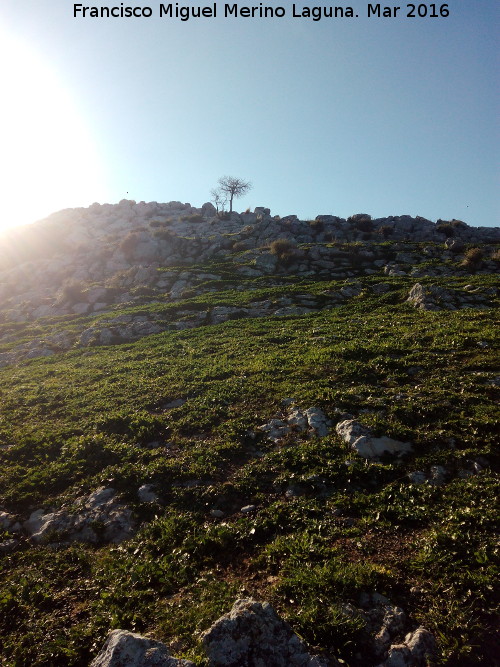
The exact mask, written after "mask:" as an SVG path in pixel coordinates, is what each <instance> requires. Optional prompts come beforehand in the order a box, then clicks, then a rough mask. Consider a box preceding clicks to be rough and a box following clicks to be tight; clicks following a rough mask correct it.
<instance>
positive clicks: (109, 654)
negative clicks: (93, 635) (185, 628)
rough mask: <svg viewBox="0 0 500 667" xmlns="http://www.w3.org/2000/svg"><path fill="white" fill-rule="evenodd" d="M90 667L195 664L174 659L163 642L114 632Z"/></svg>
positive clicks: (161, 666) (174, 666)
mask: <svg viewBox="0 0 500 667" xmlns="http://www.w3.org/2000/svg"><path fill="white" fill-rule="evenodd" d="M90 667H194V663H192V662H191V661H190V660H179V659H177V658H173V657H172V656H171V655H170V653H169V651H168V649H167V647H166V646H165V644H162V643H161V642H157V641H154V640H153V639H147V638H146V637H142V636H141V635H138V634H135V633H133V632H127V631H126V630H113V631H112V632H111V633H110V634H109V636H108V638H107V640H106V643H105V644H104V646H103V648H102V650H101V652H100V653H99V655H98V656H97V657H96V658H94V660H92V662H91V664H90Z"/></svg>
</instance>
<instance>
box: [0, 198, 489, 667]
mask: <svg viewBox="0 0 500 667" xmlns="http://www.w3.org/2000/svg"><path fill="white" fill-rule="evenodd" d="M0 245H1V247H2V254H1V259H0V374H1V376H2V377H1V380H2V381H1V384H0V394H1V399H2V400H1V402H0V403H1V406H0V463H1V465H2V471H3V474H2V478H1V479H0V573H1V576H0V580H1V582H2V583H1V584H0V636H2V639H1V640H0V651H1V652H2V653H1V654H2V658H3V660H4V663H2V664H6V665H30V666H31V665H37V666H42V665H47V666H48V665H75V666H76V665H78V666H80V665H88V664H89V663H90V662H91V661H92V660H93V661H94V662H93V665H95V667H97V665H118V664H123V663H124V661H125V664H137V665H144V666H145V665H153V664H154V665H158V666H161V665H174V664H179V665H181V664H184V665H188V664H193V663H194V664H196V665H205V664H206V665H211V666H212V667H216V666H220V667H222V666H223V665H225V666H227V667H230V666H234V667H236V666H237V665H238V666H240V665H248V666H249V667H250V666H254V665H255V666H257V665H266V666H267V665H269V667H273V666H276V667H278V666H279V665H283V667H285V666H286V665H292V664H293V665H309V666H312V665H318V666H323V667H325V666H327V665H338V664H348V665H352V666H353V667H370V666H373V667H375V666H376V665H383V666H385V667H399V666H400V665H402V666H405V665H406V666H411V665H414V666H415V667H417V666H419V665H422V666H424V665H428V664H435V665H445V664H446V665H469V664H470V665H472V664H479V663H481V662H483V663H484V664H488V665H494V664H498V662H495V661H496V660H497V656H498V655H499V654H500V647H499V646H498V643H497V642H496V640H495V634H494V630H493V628H494V626H495V615H494V612H495V604H496V599H495V583H496V576H497V570H496V563H497V560H496V558H497V556H498V544H497V542H496V541H495V534H496V533H495V525H496V524H495V522H496V519H497V515H498V512H495V500H496V491H497V488H498V477H497V472H498V455H497V452H496V450H495V446H496V444H497V440H496V426H497V418H498V412H497V408H496V403H495V398H496V394H497V391H498V386H499V383H500V370H499V369H498V357H497V355H496V341H497V339H496V336H495V330H494V322H495V316H496V314H497V312H498V297H499V292H498V281H497V279H496V273H497V271H498V266H499V262H500V229H498V228H492V227H484V228H473V227H469V226H468V225H466V224H465V223H464V222H461V221H458V220H450V221H442V220H440V221H437V222H436V223H434V222H431V221H429V220H425V219H423V218H418V217H417V218H411V217H409V216H399V217H389V218H383V219H371V217H370V216H369V215H367V214H357V215H353V216H351V217H350V218H349V219H347V220H345V219H341V218H338V217H335V216H331V215H319V216H317V217H316V219H314V220H298V219H297V217H296V216H294V215H289V216H286V217H279V216H274V217H273V216H271V214H270V211H269V210H268V209H266V208H262V207H260V208H257V209H255V211H254V212H253V213H251V212H246V213H241V214H237V213H232V214H231V215H228V214H224V215H217V213H216V211H215V209H214V208H213V206H212V205H211V204H204V205H203V206H202V207H201V208H199V209H198V208H194V207H192V206H190V205H189V204H181V203H180V202H170V203H168V204H158V203H156V202H153V203H144V202H141V203H138V204H136V203H135V202H131V201H122V202H120V203H119V204H118V205H116V206H113V205H108V204H105V205H99V204H93V205H92V206H91V207H89V208H88V209H74V210H67V211H61V212H60V213H57V214H54V215H52V216H50V217H49V218H47V219H46V220H43V221H41V222H39V223H36V224H34V225H31V226H28V227H25V228H21V229H19V230H14V231H12V232H10V233H9V234H4V235H3V237H1V238H0ZM118 628H119V629H120V630H121V631H120V632H118V630H117V629H118ZM113 630H115V632H112V631H113ZM110 633H111V634H110ZM108 635H109V637H108ZM106 637H108V640H107V642H106V644H105V646H104V647H103V644H104V642H105V640H106ZM101 649H102V650H101ZM172 654H173V655H175V656H177V657H175V658H173V657H171V656H172ZM148 656H149V657H148ZM148 660H149V662H148ZM155 661H156V662H155ZM339 661H340V662H339Z"/></svg>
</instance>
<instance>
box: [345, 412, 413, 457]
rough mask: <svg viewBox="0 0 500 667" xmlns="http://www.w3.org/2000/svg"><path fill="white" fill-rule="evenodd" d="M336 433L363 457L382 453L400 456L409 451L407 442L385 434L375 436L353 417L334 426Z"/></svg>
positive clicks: (409, 445) (409, 444) (378, 455)
mask: <svg viewBox="0 0 500 667" xmlns="http://www.w3.org/2000/svg"><path fill="white" fill-rule="evenodd" d="M336 431H337V433H338V435H339V436H340V437H341V438H342V439H343V440H344V442H347V443H348V444H349V445H351V447H352V448H353V449H354V450H355V451H356V452H357V453H358V454H359V456H362V457H363V458H365V459H377V458H379V457H380V456H382V455H383V454H393V455H397V456H400V455H402V454H405V453H408V452H410V451H411V449H412V446H411V443H409V442H401V441H399V440H393V439H392V438H388V437H387V436H385V435H384V436H382V437H381V438H375V437H373V436H372V434H371V432H370V430H369V429H368V428H367V427H366V426H363V425H362V424H360V423H359V422H358V421H356V420H355V419H346V420H344V421H342V422H339V423H338V424H337V426H336Z"/></svg>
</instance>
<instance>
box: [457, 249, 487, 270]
mask: <svg viewBox="0 0 500 667" xmlns="http://www.w3.org/2000/svg"><path fill="white" fill-rule="evenodd" d="M483 259H484V251H483V250H482V249H481V248H469V250H467V252H466V253H465V255H464V258H463V260H462V266H465V267H466V268H467V269H477V268H479V267H480V266H481V264H482V263H483Z"/></svg>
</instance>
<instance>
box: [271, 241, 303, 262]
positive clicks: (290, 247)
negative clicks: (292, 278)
mask: <svg viewBox="0 0 500 667" xmlns="http://www.w3.org/2000/svg"><path fill="white" fill-rule="evenodd" d="M269 250H270V252H271V254H273V255H276V257H277V258H278V259H279V261H280V262H281V263H283V264H285V263H288V262H290V261H291V260H292V259H293V257H295V253H296V250H297V245H296V244H295V243H294V242H293V241H289V240H288V239H276V241H273V242H272V243H271V244H270V245H269Z"/></svg>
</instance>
